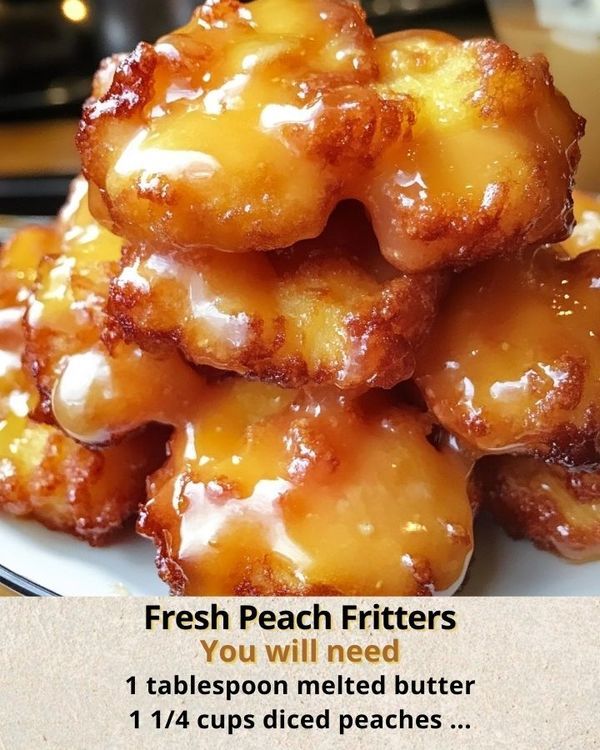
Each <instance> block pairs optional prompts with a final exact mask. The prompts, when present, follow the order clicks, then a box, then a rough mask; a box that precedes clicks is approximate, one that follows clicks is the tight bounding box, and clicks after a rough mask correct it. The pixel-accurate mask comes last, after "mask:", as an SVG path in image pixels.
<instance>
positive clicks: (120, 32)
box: [0, 0, 600, 239]
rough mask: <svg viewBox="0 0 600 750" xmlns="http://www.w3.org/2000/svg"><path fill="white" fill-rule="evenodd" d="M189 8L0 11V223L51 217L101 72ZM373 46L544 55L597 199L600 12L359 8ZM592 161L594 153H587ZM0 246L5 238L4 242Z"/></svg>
mask: <svg viewBox="0 0 600 750" xmlns="http://www.w3.org/2000/svg"><path fill="white" fill-rule="evenodd" d="M196 4H197V2H195V1H194V0H0V214H3V215H4V220H3V222H2V224H3V226H4V227H5V228H6V231H9V230H11V229H12V228H13V226H14V224H15V223H17V222H18V219H17V218H15V219H13V218H11V216H14V215H17V216H18V215H24V214H27V215H32V214H37V215H44V214H45V215H51V214H53V213H55V211H56V209H57V208H58V207H59V206H60V204H61V203H62V201H63V197H64V195H65V192H66V189H67V185H68V182H69V179H70V178H71V177H72V176H73V175H74V174H75V173H76V172H77V171H78V163H79V160H78V155H77V152H76V150H75V147H74V143H73V138H74V133H75V130H76V127H77V119H78V116H79V112H80V108H81V104H82V102H83V100H84V99H85V97H86V96H87V94H88V91H89V87H90V79H91V76H92V74H93V72H94V70H95V68H96V66H97V63H98V61H99V60H100V59H101V58H102V57H104V56H106V55H108V54H110V53H112V52H121V51H126V50H129V49H132V48H133V47H134V46H135V44H136V43H137V42H138V41H139V40H141V39H145V40H149V41H153V40H154V39H155V38H156V37H158V36H160V35H161V34H162V33H164V32H165V31H167V30H169V29H171V28H174V27H176V26H178V25H181V24H183V23H185V21H186V20H187V19H188V18H189V15H190V13H191V10H192V9H193V7H194V6H195V5H196ZM363 5H364V6H365V8H366V10H367V12H368V14H369V17H370V20H371V24H372V25H373V27H374V28H375V30H376V32H377V33H378V34H382V33H386V32H389V31H393V30H396V29H400V28H408V27H413V28H418V27H434V28H439V29H443V30H446V31H449V32H450V33H453V34H455V35H457V36H459V37H462V38H467V37H472V36H484V35H491V34H496V35H497V36H499V37H500V38H501V39H503V40H505V41H507V42H508V43H510V44H511V45H512V46H514V47H515V48H516V49H517V50H518V51H519V52H522V53H525V54H531V53H532V52H536V51H541V52H545V53H546V54H547V55H548V57H549V58H550V60H551V63H552V68H553V72H554V74H555V77H556V79H557V81H558V85H559V86H560V87H561V88H562V89H563V90H564V91H565V93H567V95H568V96H569V98H571V100H572V102H573V105H574V107H575V108H576V109H577V110H578V111H580V112H582V113H583V114H584V115H585V116H586V117H588V119H589V120H590V125H589V128H588V133H589V135H588V136H587V138H586V139H585V142H584V155H585V157H586V158H585V159H584V165H583V168H582V171H581V177H580V185H581V186H582V187H587V188H589V189H593V188H596V189H600V178H599V177H598V174H597V173H598V170H597V169H596V165H597V164H600V158H598V156H599V155H598V154H596V158H592V154H591V150H592V149H591V147H589V143H590V142H592V141H593V135H592V133H593V130H594V128H595V130H596V142H597V141H598V140H599V136H600V132H599V131H600V85H599V81H598V79H599V74H600V0H488V2H487V4H486V2H484V0H364V1H363ZM588 152H590V153H588ZM0 239H1V236H0Z"/></svg>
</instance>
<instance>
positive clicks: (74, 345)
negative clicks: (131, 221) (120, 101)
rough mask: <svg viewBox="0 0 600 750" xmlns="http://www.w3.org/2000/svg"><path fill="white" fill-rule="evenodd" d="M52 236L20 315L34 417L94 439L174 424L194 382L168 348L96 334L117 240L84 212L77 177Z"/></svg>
mask: <svg viewBox="0 0 600 750" xmlns="http://www.w3.org/2000/svg"><path fill="white" fill-rule="evenodd" d="M55 235H56V240H55V244H56V249H55V252H54V254H52V255H48V256H47V257H45V258H44V260H43V261H42V262H41V264H40V267H39V271H38V276H37V282H36V286H35V290H34V293H33V295H32V296H31V299H30V301H29V307H28V310H27V314H26V318H25V323H26V329H27V347H26V362H27V365H28V366H29V369H30V371H31V372H32V374H33V375H34V376H35V380H36V383H37V386H38V389H39V392H40V395H41V401H40V405H39V407H38V416H39V417H40V418H42V419H44V420H45V421H48V422H51V423H52V422H56V423H57V424H58V425H59V426H60V427H61V428H62V429H63V430H64V431H65V432H66V433H67V434H69V435H71V436H72V437H74V438H76V439H77V440H79V441H80V442H83V443H90V444H97V445H102V444H108V443H110V442H112V441H114V440H115V439H117V438H119V437H121V436H122V435H123V434H125V433H127V432H130V431H132V430H135V429H138V428H139V427H141V426H143V425H145V424H146V423H148V422H151V421H156V422H162V423H166V424H171V423H172V422H173V421H176V420H177V418H178V416H177V415H178V414H179V413H180V412H181V410H183V409H185V406H186V404H187V403H188V400H189V399H192V400H193V399H194V398H195V394H196V392H197V390H198V389H199V388H200V387H201V378H200V376H199V375H198V374H197V373H196V372H194V371H193V370H192V369H191V368H190V367H189V366H188V365H187V364H186V363H185V362H184V361H183V359H182V358H181V357H180V356H179V354H178V353H177V352H176V351H173V350H172V348H169V349H168V350H166V349H164V348H161V347H158V346H155V347H154V348H153V350H152V351H151V352H143V351H142V350H141V349H140V347H138V346H135V345H133V344H128V343H124V342H123V341H121V340H120V336H118V335H116V333H115V332H111V331H109V332H108V333H107V334H106V335H105V327H106V323H107V321H106V314H105V310H104V308H105V304H106V298H107V296H108V288H109V281H110V275H111V273H112V272H116V271H117V269H118V261H119V258H120V254H121V240H120V239H119V238H118V237H115V236H114V235H112V234H111V233H110V232H108V231H107V230H105V229H103V228H102V227H101V226H100V225H99V224H97V222H96V221H95V220H94V219H93V218H92V216H91V214H90V213H89V209H88V205H87V184H86V182H85V180H82V179H78V180H76V181H75V183H74V184H73V187H72V190H71V195H70V197H69V201H68V202H67V204H66V206H65V208H64V209H63V211H62V213H61V215H60V217H59V221H58V224H57V227H56V229H55ZM111 334H112V335H111Z"/></svg>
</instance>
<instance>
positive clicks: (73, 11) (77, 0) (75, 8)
mask: <svg viewBox="0 0 600 750" xmlns="http://www.w3.org/2000/svg"><path fill="white" fill-rule="evenodd" d="M60 8H61V10H62V12H63V15H64V16H65V18H68V19H69V21H73V23H81V21H85V19H86V18H87V17H88V7H87V5H86V4H85V3H84V2H83V0H63V1H62V4H61V6H60Z"/></svg>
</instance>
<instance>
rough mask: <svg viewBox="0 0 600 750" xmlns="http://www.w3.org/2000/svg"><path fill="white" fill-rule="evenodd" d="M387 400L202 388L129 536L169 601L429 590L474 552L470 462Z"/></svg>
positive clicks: (228, 384)
mask: <svg viewBox="0 0 600 750" xmlns="http://www.w3.org/2000/svg"><path fill="white" fill-rule="evenodd" d="M431 428H432V425H431V421H430V419H429V418H428V417H427V416H425V415H423V414H421V413H419V412H417V411H415V410H413V409H412V408H410V407H407V406H404V405H396V403H395V401H394V398H393V396H392V394H391V393H390V392H389V391H378V390H372V391H370V392H368V393H367V394H364V395H362V396H358V397H357V396H350V395H348V394H344V393H341V392H340V391H338V390H337V389H334V388H329V389H327V388H325V389H307V390H304V391H293V390H291V389H290V390H283V389H281V388H279V387H277V386H273V385H267V384H264V383H257V382H248V381H244V380H242V379H240V378H226V379H225V380H223V381H221V382H219V383H216V384H212V385H211V386H210V387H209V388H208V389H207V392H206V395H205V396H204V398H202V399H201V400H200V401H199V402H198V404H197V409H196V411H195V412H194V413H193V414H190V420H189V422H188V424H187V425H186V427H185V429H179V430H177V431H176V432H175V434H174V437H173V439H172V442H171V445H170V458H169V460H168V462H167V463H166V464H165V466H164V467H163V468H162V469H160V470H159V471H158V472H157V473H156V474H155V475H154V476H153V477H152V478H151V480H150V483H149V488H150V489H149V494H150V500H149V502H148V504H147V506H146V508H145V510H144V511H142V515H141V520H140V524H139V530H140V531H141V533H142V534H144V535H146V536H149V537H151V538H153V539H154V541H155V543H156V545H157V548H158V554H157V564H158V568H159V571H160V575H161V576H162V578H163V579H164V580H165V581H167V582H168V583H169V585H170V587H171V590H172V591H173V593H175V594H184V593H185V594H191V595H216V594H219V595H226V594H235V595H242V594H252V595H267V594H268V595H284V594H291V595H299V594H307V595H308V594H310V595H321V594H323V595H325V594H344V595H356V594H360V595H365V596H368V595H388V594H396V595H404V594H406V595H408V594H423V595H428V594H431V593H433V592H434V591H441V590H446V589H452V588H455V587H457V586H458V585H459V584H460V582H461V580H462V576H463V573H464V571H465V569H466V566H467V564H468V561H469V558H470V555H471V549H472V511H471V508H470V505H469V499H468V497H467V489H466V480H467V474H468V470H469V469H470V465H467V463H466V462H464V461H463V459H462V457H461V456H460V455H459V454H457V453H454V452H446V451H444V450H442V449H437V448H436V447H435V446H434V445H433V444H432V442H430V441H429V440H428V435H429V433H430V432H431Z"/></svg>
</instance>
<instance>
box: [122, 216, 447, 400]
mask: <svg viewBox="0 0 600 750" xmlns="http://www.w3.org/2000/svg"><path fill="white" fill-rule="evenodd" d="M440 286H441V279H440V278H439V275H433V274H419V275H412V276H405V275H402V274H400V273H399V272H398V271H397V270H395V269H394V268H393V267H392V266H390V265H389V264H388V263H387V262H386V261H385V260H384V259H383V258H382V257H381V255H380V253H379V249H378V245H377V241H376V240H375V238H374V236H373V233H372V230H371V227H370V224H369V222H368V220H367V218H366V217H365V216H364V213H363V211H362V209H361V207H360V205H358V204H343V205H340V206H339V207H338V208H337V210H336V211H335V212H334V214H333V215H332V217H331V219H330V221H329V223H328V225H327V227H326V229H325V232H324V233H323V234H322V235H321V236H320V237H319V238H317V239H315V240H305V241H303V242H300V243H298V244H297V245H295V246H293V247H291V248H288V249H286V250H279V251H274V252H272V253H245V254H243V255H234V254H231V253H222V252H219V251H216V250H212V249H205V250H200V251H195V252H190V251H182V250H179V251H175V250H174V251H169V250H165V251H162V252H159V251H157V250H155V249H148V250H144V249H140V248H136V249H133V248H126V251H125V256H124V261H123V263H122V268H121V274H120V276H119V277H117V278H116V280H115V281H114V282H113V284H112V286H111V295H110V305H109V311H110V312H111V313H112V315H113V316H114V317H115V318H116V319H117V320H118V322H119V323H120V325H121V327H122V328H123V329H124V330H125V331H126V332H127V333H128V335H129V336H130V337H133V338H134V339H136V340H137V341H138V342H140V343H142V344H144V342H152V341H154V340H156V339H159V340H161V339H171V340H173V341H175V342H176V343H177V344H178V345H179V346H180V347H181V348H182V350H183V351H184V352H185V354H186V356H187V358H188V359H189V360H191V361H192V362H195V363H196V364H202V365H212V366H213V367H217V368H221V369H227V370H233V371H235V372H238V373H240V374H244V375H250V376H254V377H258V378H260V379H261V380H264V381H271V382H276V383H278V384H279V385H284V386H287V387H298V386H302V385H305V384H306V383H327V384H333V385H337V386H338V387H341V388H351V387H356V386H364V385H369V386H381V387H384V388H389V387H391V386H393V385H395V384H396V383H398V382H399V381H401V380H405V379H406V378H409V377H411V376H412V374H413V371H414V366H415V356H414V350H415V348H416V347H417V346H419V345H420V344H421V342H422V341H423V339H424V337H425V335H426V334H427V331H428V330H429V327H430V326H431V323H432V321H433V317H434V314H435V309H436V306H437V298H438V296H439V291H440Z"/></svg>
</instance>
